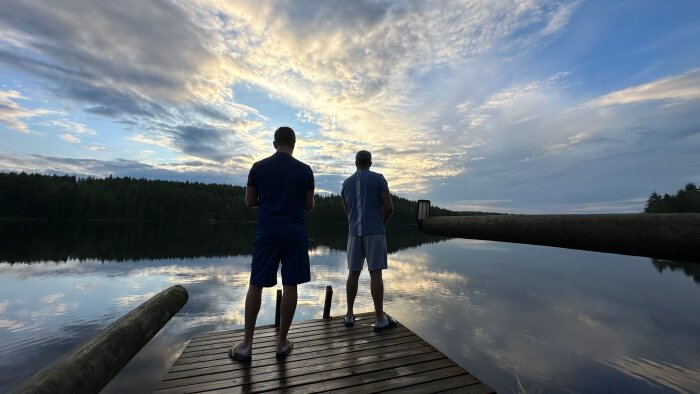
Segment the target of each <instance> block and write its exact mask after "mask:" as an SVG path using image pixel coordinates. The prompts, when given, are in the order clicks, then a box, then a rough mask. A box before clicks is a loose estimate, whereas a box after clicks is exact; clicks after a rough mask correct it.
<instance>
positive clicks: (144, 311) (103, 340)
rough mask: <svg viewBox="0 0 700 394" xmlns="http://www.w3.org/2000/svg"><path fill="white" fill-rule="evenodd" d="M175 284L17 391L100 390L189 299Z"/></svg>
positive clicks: (67, 391) (63, 391) (52, 364)
mask: <svg viewBox="0 0 700 394" xmlns="http://www.w3.org/2000/svg"><path fill="white" fill-rule="evenodd" d="M187 299H188V294H187V290H186V289H185V288H184V287H182V286H180V285H176V286H172V287H170V288H168V289H165V290H163V291H161V292H160V293H158V294H156V295H155V296H153V297H151V298H150V299H149V300H148V301H146V302H144V303H143V304H141V305H140V306H138V307H137V308H136V309H134V310H132V311H131V312H129V313H127V314H126V315H124V316H123V317H122V318H121V319H119V320H117V321H116V322H114V323H112V324H111V325H110V326H108V327H107V328H105V329H104V330H102V331H101V332H100V333H99V334H97V335H96V336H95V337H93V338H92V339H90V340H88V341H87V342H85V343H83V344H82V345H80V346H78V347H77V348H75V349H73V350H72V351H70V352H69V353H67V354H65V355H64V356H63V357H61V358H59V359H58V360H56V361H54V362H53V363H51V364H50V365H49V366H47V367H46V368H44V369H42V370H41V371H39V372H37V373H36V374H34V375H33V376H31V377H30V378H29V379H28V380H27V381H26V382H24V383H23V384H22V385H21V386H20V387H18V388H16V389H15V390H14V392H16V393H97V392H99V391H100V390H102V388H104V387H105V386H106V385H107V383H109V381H110V380H112V378H113V377H114V376H115V375H116V374H117V373H118V372H119V371H120V370H121V369H122V368H123V367H124V366H125V365H126V364H127V363H128V362H129V360H131V359H132V358H133V357H134V356H135V355H136V353H138V352H139V350H141V348H143V346H144V345H146V343H148V341H149V340H150V339H151V338H152V337H153V336H154V335H156V333H157V332H158V331H160V329H161V328H162V327H163V326H164V325H165V323H167V322H168V321H169V320H170V318H172V317H173V316H174V315H175V313H177V311H179V310H180V308H182V306H183V305H185V303H186V302H187Z"/></svg>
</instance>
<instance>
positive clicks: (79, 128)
mask: <svg viewBox="0 0 700 394" xmlns="http://www.w3.org/2000/svg"><path fill="white" fill-rule="evenodd" d="M45 124H46V125H48V126H53V127H58V128H60V129H62V130H65V131H67V132H69V133H74V134H84V135H95V134H97V132H96V131H95V130H93V129H92V128H90V127H88V126H87V125H86V124H84V123H80V122H73V121H69V120H65V119H58V120H51V121H48V122H45Z"/></svg>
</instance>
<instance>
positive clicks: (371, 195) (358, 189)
mask: <svg viewBox="0 0 700 394" xmlns="http://www.w3.org/2000/svg"><path fill="white" fill-rule="evenodd" d="M387 191H389V185H388V184H387V182H386V179H384V176H383V175H382V174H379V173H377V172H374V171H370V170H366V169H363V170H357V171H356V172H355V173H354V174H352V175H351V176H350V177H349V178H347V179H346V180H345V181H344V182H343V189H342V191H341V192H340V194H341V196H342V198H343V200H345V203H346V204H347V205H348V209H349V211H350V214H349V216H348V227H349V228H348V229H349V232H350V235H351V236H363V235H372V234H384V223H383V221H382V218H383V213H382V192H387Z"/></svg>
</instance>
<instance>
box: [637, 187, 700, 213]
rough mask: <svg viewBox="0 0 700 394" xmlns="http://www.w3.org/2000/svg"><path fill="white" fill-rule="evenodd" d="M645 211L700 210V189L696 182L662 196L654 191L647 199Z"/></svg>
mask: <svg viewBox="0 0 700 394" xmlns="http://www.w3.org/2000/svg"><path fill="white" fill-rule="evenodd" d="M644 212H649V213H670V212H700V189H698V187H697V186H696V185H695V184H693V183H689V184H687V185H685V188H683V189H680V190H678V192H677V193H676V194H664V195H663V196H662V195H660V194H658V193H656V192H653V193H651V195H650V196H649V199H648V200H647V204H646V206H645V207H644Z"/></svg>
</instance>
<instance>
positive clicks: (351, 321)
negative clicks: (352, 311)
mask: <svg viewBox="0 0 700 394" xmlns="http://www.w3.org/2000/svg"><path fill="white" fill-rule="evenodd" d="M343 324H345V327H352V326H353V325H354V324H355V315H350V316H349V318H348V315H345V316H343Z"/></svg>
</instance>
